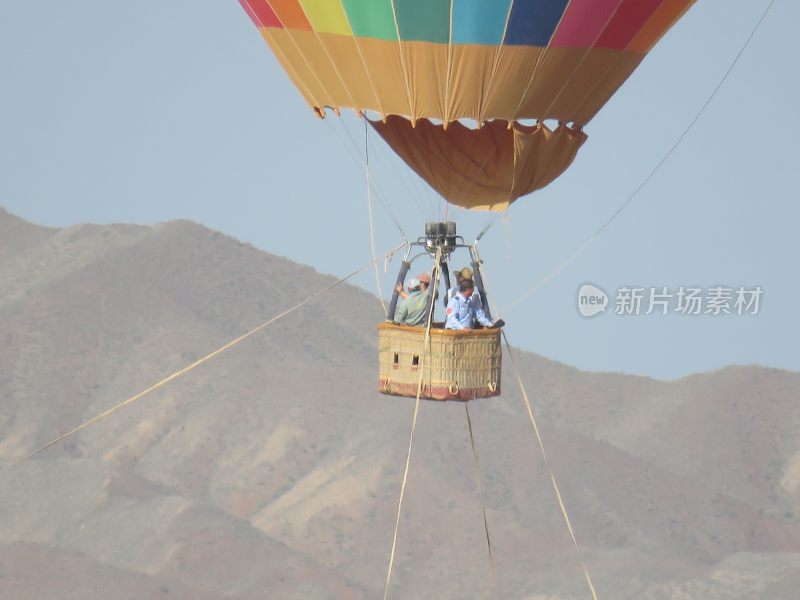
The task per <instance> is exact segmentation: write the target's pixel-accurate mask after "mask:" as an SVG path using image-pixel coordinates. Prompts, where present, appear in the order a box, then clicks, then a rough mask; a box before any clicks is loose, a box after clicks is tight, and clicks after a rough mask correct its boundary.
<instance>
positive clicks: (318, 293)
mask: <svg viewBox="0 0 800 600" xmlns="http://www.w3.org/2000/svg"><path fill="white" fill-rule="evenodd" d="M403 246H405V244H400V245H398V246H397V247H395V248H393V249H392V250H390V251H389V252H387V253H386V254H385V255H384V256H382V257H381V258H386V257H388V256H391V255H392V254H394V253H395V252H397V251H398V250H399V249H400V248H402V247H403ZM376 260H380V259H376ZM376 260H372V261H370V262H368V263H367V264H366V265H364V266H362V267H359V268H358V269H356V270H355V271H353V272H352V273H350V274H349V275H347V276H345V277H342V278H341V279H337V280H336V281H334V282H333V283H331V284H330V285H327V286H325V287H324V288H322V289H320V290H317V291H316V292H314V293H313V294H311V295H310V296H308V297H307V298H306V299H304V300H301V301H300V302H298V303H297V304H295V305H294V306H292V307H291V308H288V309H286V310H285V311H283V312H282V313H280V314H277V315H275V316H274V317H272V318H271V319H269V320H268V321H265V322H264V323H262V324H261V325H258V326H257V327H254V328H253V329H251V330H250V331H248V332H247V333H245V334H243V335H240V336H239V337H237V338H236V339H234V340H231V341H230V342H228V343H227V344H225V345H223V346H221V347H219V348H217V349H216V350H214V351H213V352H210V353H209V354H206V355H205V356H204V357H203V358H200V359H198V360H196V361H195V362H193V363H192V364H190V365H188V366H186V367H184V368H182V369H180V370H178V371H175V372H174V373H173V374H172V375H168V376H167V377H165V378H164V379H162V380H161V381H159V382H158V383H155V384H153V385H151V386H150V387H149V388H147V389H146V390H144V391H141V392H139V393H138V394H136V395H134V396H131V397H130V398H128V399H127V400H123V401H122V402H120V403H119V404H115V405H114V406H112V407H111V408H109V409H107V410H105V411H103V412H101V413H100V414H98V415H96V416H94V417H92V418H91V419H89V420H88V421H86V422H84V423H82V424H80V425H78V426H77V427H75V428H74V429H71V430H70V431H67V432H66V433H63V434H61V435H59V436H58V437H57V438H55V439H53V440H51V441H49V442H47V443H46V444H45V445H44V446H40V447H39V448H37V449H36V450H34V451H33V452H31V453H30V454H28V455H27V456H26V457H25V458H26V459H27V458H33V457H34V456H36V455H37V454H39V453H40V452H42V451H43V450H46V449H47V448H50V447H51V446H53V445H54V444H57V443H58V442H60V441H61V440H64V439H66V438H68V437H70V436H71V435H74V434H76V433H78V432H79V431H81V430H82V429H86V428H87V427H89V426H90V425H93V424H94V423H97V422H98V421H100V420H102V419H104V418H106V417H108V416H109V415H111V414H112V413H114V412H116V411H118V410H119V409H120V408H123V407H125V406H127V405H129V404H133V403H134V402H136V401H137V400H139V399H140V398H142V397H144V396H146V395H147V394H149V393H150V392H153V391H155V390H157V389H159V388H161V387H163V386H165V385H167V384H168V383H169V382H170V381H173V380H175V379H177V378H179V377H181V376H182V375H185V374H186V373H188V372H189V371H191V370H192V369H195V368H196V367H199V366H200V365H202V364H203V363H205V362H208V361H209V360H211V359H212V358H214V357H216V356H218V355H220V354H222V353H223V352H225V351H226V350H228V349H230V348H232V347H234V346H235V345H237V344H238V343H239V342H242V341H244V340H246V339H247V338H249V337H250V336H252V335H254V334H256V333H258V332H259V331H261V330H262V329H265V328H266V327H269V326H270V325H272V324H273V323H274V322H275V321H278V320H279V319H282V318H283V317H285V316H287V315H289V314H291V313H293V312H294V311H296V310H297V309H299V308H301V307H303V306H305V305H306V304H308V303H309V302H311V301H312V300H314V299H315V298H317V297H318V296H321V295H322V294H324V293H325V292H328V291H330V290H332V289H333V288H335V287H337V286H339V285H341V284H342V283H344V282H345V281H347V280H348V279H351V278H352V277H355V276H356V275H358V274H359V273H361V272H362V271H365V270H366V269H368V268H369V267H371V266H372V264H373V263H374V262H376Z"/></svg>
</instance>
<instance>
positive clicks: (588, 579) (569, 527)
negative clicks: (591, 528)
mask: <svg viewBox="0 0 800 600" xmlns="http://www.w3.org/2000/svg"><path fill="white" fill-rule="evenodd" d="M502 335H503V341H504V342H505V344H506V350H507V351H508V357H509V358H510V359H511V366H513V367H514V375H516V378H517V383H518V384H519V389H520V391H521V392H522V399H523V400H524V401H525V408H526V409H527V410H528V418H530V421H531V427H532V429H533V433H534V434H535V435H536V441H537V442H538V443H539V450H540V451H541V453H542V460H543V461H544V466H545V467H546V468H547V473H548V475H549V476H550V484H551V485H552V487H553V492H554V493H555V496H556V500H558V507H559V508H560V509H561V516H562V517H564V523H565V524H566V526H567V531H569V537H570V538H571V539H572V545H573V546H574V547H575V552H576V553H577V555H578V563H580V566H581V570H582V571H583V576H584V577H585V578H586V583H587V585H588V586H589V591H590V592H591V593H592V600H597V592H596V591H595V589H594V584H593V583H592V577H591V576H590V575H589V569H588V567H587V566H586V561H585V560H584V559H583V552H582V551H581V547H580V545H579V544H578V540H577V538H576V537H575V531H574V529H573V528H572V522H571V521H570V518H569V514H568V513H567V507H566V505H565V504H564V498H563V496H562V495H561V490H560V488H559V486H558V481H556V474H555V471H553V467H552V466H551V465H550V461H549V460H548V458H547V452H545V449H544V442H542V436H541V434H540V433H539V426H538V425H537V424H536V418H535V417H534V416H533V409H532V408H531V401H530V399H529V398H528V392H527V391H526V390H525V384H524V383H523V382H522V377H521V376H520V374H519V369H518V368H517V363H516V361H515V360H514V353H513V351H512V350H511V344H509V343H508V337H507V336H506V332H505V331H503V332H502Z"/></svg>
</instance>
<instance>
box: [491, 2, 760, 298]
mask: <svg viewBox="0 0 800 600" xmlns="http://www.w3.org/2000/svg"><path fill="white" fill-rule="evenodd" d="M773 4H775V0H770V2H769V4H768V5H767V7H766V8H765V9H764V12H763V13H762V14H761V18H760V19H759V20H758V22H757V23H756V24H755V26H754V27H753V29H752V30H751V31H750V35H748V36H747V39H746V40H745V42H744V44H743V45H742V47H741V48H740V49H739V52H738V53H737V54H736V56H735V57H734V59H733V61H732V62H731V64H730V66H729V67H728V69H727V70H726V71H725V74H724V75H723V76H722V78H721V79H720V80H719V82H718V83H717V85H716V86H715V87H714V90H713V91H712V92H711V95H710V96H709V97H708V99H707V100H706V101H705V102H704V103H703V105H702V106H701V107H700V110H698V111H697V114H695V116H694V118H693V119H692V120H691V122H690V123H689V125H687V126H686V128H685V129H684V130H683V132H682V133H681V134H680V135H679V136H678V139H677V140H676V141H675V143H674V144H672V147H671V148H670V149H669V150H668V151H667V153H666V154H665V155H664V156H663V157H662V158H661V160H659V161H658V163H657V164H656V166H655V167H653V169H652V170H651V171H650V173H648V175H647V176H646V177H645V178H644V180H642V182H641V183H640V184H639V185H638V186H637V187H636V189H634V190H633V192H631V194H630V195H629V196H628V197H627V198H626V199H625V201H624V202H623V203H622V204H621V205H620V206H619V208H617V210H616V211H615V212H614V214H612V215H611V216H610V217H609V218H608V219H607V220H606V222H605V223H603V224H602V225H601V226H600V227H599V228H598V229H597V230H596V231H595V232H594V233H592V235H590V236H589V238H588V239H587V240H586V241H585V242H583V244H581V245H580V246H579V247H578V248H577V249H576V250H575V251H574V252H573V253H572V254H571V255H570V256H569V257H568V258H567V259H566V260H564V261H563V262H562V263H560V264H559V265H558V266H557V267H556V268H555V269H553V270H552V271H550V273H548V274H547V275H545V276H544V277H542V278H541V279H540V280H539V281H537V282H536V283H535V284H534V285H533V287H531V288H530V289H528V290H527V291H526V292H525V293H523V294H522V295H521V296H520V297H519V298H517V299H516V300H514V301H513V302H511V304H509V305H508V306H506V307H505V310H507V311H508V310H511V309H512V308H513V307H515V306H516V305H517V304H519V303H520V302H522V301H523V300H526V299H527V298H529V297H530V296H532V295H533V294H535V293H536V292H537V291H538V290H539V289H540V288H542V287H544V286H545V285H546V284H547V283H548V282H549V281H550V280H552V279H553V278H554V277H556V276H557V275H558V274H559V273H561V271H563V270H564V269H566V268H567V267H568V266H569V265H570V264H572V262H574V261H575V259H577V258H578V257H579V256H580V255H581V254H583V252H584V251H585V250H586V249H587V248H588V247H589V246H591V245H592V243H594V241H595V240H596V239H597V238H598V236H599V235H600V234H601V233H603V231H604V230H605V229H607V228H608V227H609V226H610V225H611V223H612V222H614V220H616V218H617V217H618V216H619V215H620V213H622V211H623V210H625V209H626V208H627V207H628V205H629V204H630V203H631V202H632V201H633V199H634V198H636V196H638V195H639V192H641V191H642V190H643V189H644V188H645V186H646V185H647V184H648V183H650V180H651V179H653V177H654V176H655V174H656V173H657V172H658V171H659V170H660V169H661V167H662V166H663V165H664V163H666V162H667V160H668V159H669V157H670V156H672V154H673V152H675V150H676V149H677V148H678V146H680V145H681V143H682V142H683V140H684V139H685V138H686V136H687V135H688V134H689V132H690V131H691V130H692V129H693V128H694V126H695V125H696V124H697V122H698V121H699V120H700V117H702V116H703V113H705V111H706V109H707V108H708V106H709V105H710V104H711V102H712V101H713V100H714V98H715V97H716V95H717V93H718V92H719V90H720V89H721V88H722V86H723V85H724V84H725V81H726V80H727V79H728V76H729V75H730V74H731V72H733V69H734V68H735V67H736V64H737V63H738V62H739V59H740V58H741V57H742V55H743V54H744V52H745V50H747V48H748V46H749V45H750V42H751V41H752V40H753V37H755V34H756V32H757V31H758V30H759V28H760V27H761V24H762V23H763V22H764V19H766V17H767V14H768V13H769V11H770V10H771V9H772V6H773Z"/></svg>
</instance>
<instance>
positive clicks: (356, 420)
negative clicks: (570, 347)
mask: <svg viewBox="0 0 800 600" xmlns="http://www.w3.org/2000/svg"><path fill="white" fill-rule="evenodd" d="M332 281H333V278H331V277H329V276H325V275H321V274H319V273H317V272H315V271H314V270H312V269H310V268H308V267H304V266H301V265H297V264H294V263H292V262H290V261H288V260H285V259H282V258H279V257H276V256H272V255H270V254H267V253H264V252H261V251H259V250H257V249H255V248H253V247H251V246H249V245H246V244H241V243H239V242H237V241H236V240H233V239H231V238H229V237H226V236H225V235H223V234H220V233H217V232H213V231H209V230H208V229H205V228H203V227H201V226H199V225H196V224H193V223H189V222H172V223H166V224H162V225H158V226H155V227H142V226H130V225H107V226H96V225H78V226H74V227H70V228H67V229H51V228H44V227H40V226H36V225H33V224H30V223H26V222H25V221H23V220H21V219H18V218H16V217H14V216H12V215H10V214H8V213H6V212H4V211H2V210H0V598H8V599H15V600H18V599H22V598H32V599H33V598H36V599H47V598H53V599H55V598H59V599H63V598H81V599H90V598H98V599H99V598H103V599H105V598H161V597H164V598H187V599H188V598H198V599H205V598H230V599H234V600H247V599H256V598H259V599H260V598H320V599H322V598H342V599H349V598H352V599H357V598H375V597H379V596H380V595H381V594H382V592H383V581H384V577H385V574H386V565H387V560H388V552H389V549H390V544H391V536H392V531H393V528H394V516H395V511H396V502H397V495H398V491H399V485H400V477H401V475H402V469H403V461H404V458H405V450H406V448H407V444H408V431H409V427H410V422H411V414H412V409H413V401H409V400H406V399H400V398H389V397H385V396H381V395H379V394H377V393H376V391H375V390H376V387H377V347H376V333H375V323H377V322H378V321H380V320H381V318H382V312H381V310H380V304H379V303H378V302H377V300H376V298H375V297H373V296H371V295H369V294H367V293H366V292H364V291H361V290H360V289H358V288H355V287H352V286H349V285H343V286H340V287H338V288H336V289H334V290H333V291H331V292H330V293H328V294H326V295H324V296H322V297H320V298H319V299H317V300H315V301H314V302H312V303H310V304H308V305H307V306H305V307H303V308H301V309H300V310H298V311H297V312H295V313H293V314H292V315H290V316H288V317H287V318H285V319H283V320H281V321H278V322H277V323H275V324H274V325H273V326H271V327H269V328H267V329H265V330H264V331H262V332H261V333H260V334H258V335H256V336H253V337H252V338H250V339H248V340H246V341H244V342H243V343H242V344H240V345H239V346H237V347H235V348H233V349H231V350H230V351H228V352H226V353H224V354H222V355H220V356H219V357H218V358H217V359H215V360H213V361H211V362H209V363H207V364H205V365H203V366H201V367H199V368H197V369H195V370H193V371H192V372H190V373H189V374H187V375H186V376H185V377H183V378H181V379H179V380H177V381H174V382H173V383H171V384H169V385H168V386H165V387H163V388H162V389H160V390H158V391H156V392H154V393H153V394H152V395H149V396H146V397H145V398H143V399H141V400H139V401H138V402H136V403H135V404H132V405H130V406H128V407H126V408H124V409H122V410H120V411H118V412H116V413H114V414H113V415H112V416H110V417H109V418H107V419H105V420H103V421H101V422H99V423H97V424H95V425H93V426H92V427H90V428H87V429H86V430H84V431H82V432H80V433H79V434H77V435H76V436H74V437H72V438H69V439H68V440H65V441H64V442H62V443H60V444H58V445H56V446H54V447H52V448H50V449H48V450H47V451H45V452H43V453H42V454H40V455H37V456H36V457H35V458H33V459H30V460H21V457H23V456H24V455H25V454H26V453H27V452H29V451H31V450H32V449H34V448H36V447H38V446H39V445H41V444H42V443H44V442H46V441H48V440H49V439H52V438H53V437H55V436H56V435H58V434H60V433H62V432H64V431H66V430H68V429H70V428H72V427H74V426H76V425H77V424H79V423H81V422H83V421H84V420H86V419H88V418H90V417H91V416H93V415H95V414H97V413H99V412H101V411H103V410H104V409H106V408H108V407H109V406H112V405H114V404H115V403H117V402H119V401H121V400H123V399H125V398H127V397H129V396H131V395H133V394H134V393H136V392H138V391H140V390H142V389H144V388H146V387H147V386H149V385H150V384H152V383H154V382H156V381H158V380H159V379H161V378H162V377H164V376H165V375H168V374H170V373H172V372H173V371H176V370H177V369H179V368H181V367H183V366H185V365H186V364H188V363H190V362H192V361H193V360H196V359H197V358H199V357H200V356H203V355H204V354H206V353H208V352H209V351H211V350H213V349H215V348H217V347H219V346H221V345H222V344H223V343H225V342H227V341H228V340H230V339H232V338H234V337H236V336H238V335H240V334H241V333H243V332H245V331H247V330H248V329H250V328H251V327H253V326H255V325H257V324H259V323H261V322H263V321H266V320H267V319H268V318H270V317H272V316H274V315H275V314H277V313H279V312H281V311H282V310H284V309H286V308H288V307H289V306H292V305H293V304H295V303H296V302H297V301H298V300H300V299H302V298H305V297H306V296H308V295H310V294H311V293H313V292H314V291H316V290H318V289H320V288H323V287H325V286H326V285H328V284H329V283H331V282H332ZM516 357H517V361H518V363H519V365H520V369H521V372H522V376H523V379H524V381H525V383H526V385H527V387H528V389H529V392H531V393H532V396H533V398H532V399H533V401H534V404H535V409H536V410H537V412H538V415H539V418H540V421H541V423H540V424H541V427H542V431H543V436H544V441H545V443H546V445H547V448H548V451H549V457H550V459H551V462H552V464H553V466H554V468H555V471H556V473H557V475H558V477H559V481H560V483H561V486H562V491H563V493H564V497H565V500H566V503H567V506H568V508H569V511H570V515H571V517H572V519H573V524H574V526H575V530H576V533H577V535H578V538H579V540H580V542H581V545H582V547H583V550H584V553H585V558H586V561H587V563H588V566H589V568H590V571H591V573H592V576H593V578H594V580H595V585H596V587H597V590H598V594H599V595H600V597H601V598H614V599H622V600H625V599H630V600H634V599H636V600H641V599H652V600H688V599H693V600H694V599H703V600H723V599H724V600H744V599H745V598H747V599H750V598H770V599H774V600H795V599H796V598H797V590H798V589H800V374H797V373H790V372H786V371H780V370H775V369H767V368H762V367H757V366H748V367H730V368H727V369H723V370H721V371H717V372H714V373H707V374H700V375H695V376H692V377H687V378H684V379H681V380H679V381H674V382H661V381H655V380H652V379H647V378H642V377H633V376H627V375H621V374H607V373H586V372H581V371H578V370H576V369H574V368H571V367H569V366H566V365H563V364H559V363H555V362H553V361H549V360H547V359H545V358H543V357H540V356H537V355H534V354H530V353H524V352H518V353H516ZM470 413H471V416H472V419H473V424H474V427H475V435H476V443H477V447H478V453H479V458H480V461H481V465H480V466H481V471H482V473H483V476H484V485H485V488H486V490H485V493H486V498H485V499H486V503H487V508H488V519H489V525H490V528H491V533H492V543H493V548H494V552H495V560H496V565H497V575H498V577H497V580H498V581H497V586H496V585H495V584H494V583H493V581H492V578H491V575H490V570H489V566H488V561H487V558H486V547H485V541H484V537H483V536H484V533H483V523H482V515H481V503H480V498H479V496H478V492H477V489H476V484H475V480H474V472H473V465H472V458H471V451H470V445H469V436H468V432H467V427H466V419H465V413H464V407H463V405H461V404H456V403H446V404H442V403H425V404H423V406H422V410H421V414H420V420H419V424H418V428H417V433H416V437H415V445H414V454H413V458H412V465H411V473H410V477H409V483H408V489H407V495H406V503H405V507H404V511H403V515H402V521H401V527H400V535H399V540H398V555H397V558H396V562H395V575H394V577H393V580H392V597H396V598H442V599H446V598H453V599H456V598H458V599H461V598H495V597H502V598H528V599H538V600H545V599H547V600H567V599H570V600H571V599H574V598H588V597H589V594H588V591H587V589H586V586H585V582H584V580H583V576H582V574H581V572H580V569H579V567H578V564H577V561H576V558H575V553H574V549H573V548H572V546H571V542H570V540H569V537H568V534H567V532H566V530H565V527H564V524H563V521H562V520H561V516H560V513H559V511H558V507H557V504H556V502H555V500H554V498H553V493H552V490H551V488H550V485H549V480H548V478H547V475H546V472H545V469H544V466H543V463H542V460H541V457H540V455H539V452H538V449H537V446H536V443H535V439H534V438H533V435H532V432H531V429H530V423H529V422H528V418H527V414H526V412H525V410H524V408H523V405H522V404H521V399H520V396H519V393H518V390H517V389H515V386H514V382H513V380H512V377H511V370H510V368H509V363H508V361H507V360H506V369H505V384H504V395H503V396H502V397H501V398H499V399H493V400H488V401H476V402H474V403H471V404H470Z"/></svg>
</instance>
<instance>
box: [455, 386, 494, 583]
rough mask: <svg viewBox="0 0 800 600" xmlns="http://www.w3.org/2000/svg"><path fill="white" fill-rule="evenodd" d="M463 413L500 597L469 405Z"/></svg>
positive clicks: (488, 549)
mask: <svg viewBox="0 0 800 600" xmlns="http://www.w3.org/2000/svg"><path fill="white" fill-rule="evenodd" d="M464 411H465V412H466V413H467V427H468V428H469V443H470V446H471V447H472V466H473V467H474V470H475V482H476V483H477V485H478V495H479V496H480V499H481V508H483V532H484V533H485V534H486V551H487V552H488V554H489V569H490V571H491V573H492V583H493V584H494V589H495V593H497V594H498V595H499V596H500V597H502V594H500V584H499V582H498V579H497V567H496V566H495V563H494V553H493V552H492V538H491V536H490V535H489V520H488V517H487V515H486V500H485V497H484V496H485V495H484V491H483V481H482V479H481V467H480V463H479V462H478V450H477V449H476V447H475V435H474V433H473V430H472V419H471V418H470V416H469V403H468V402H464Z"/></svg>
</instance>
